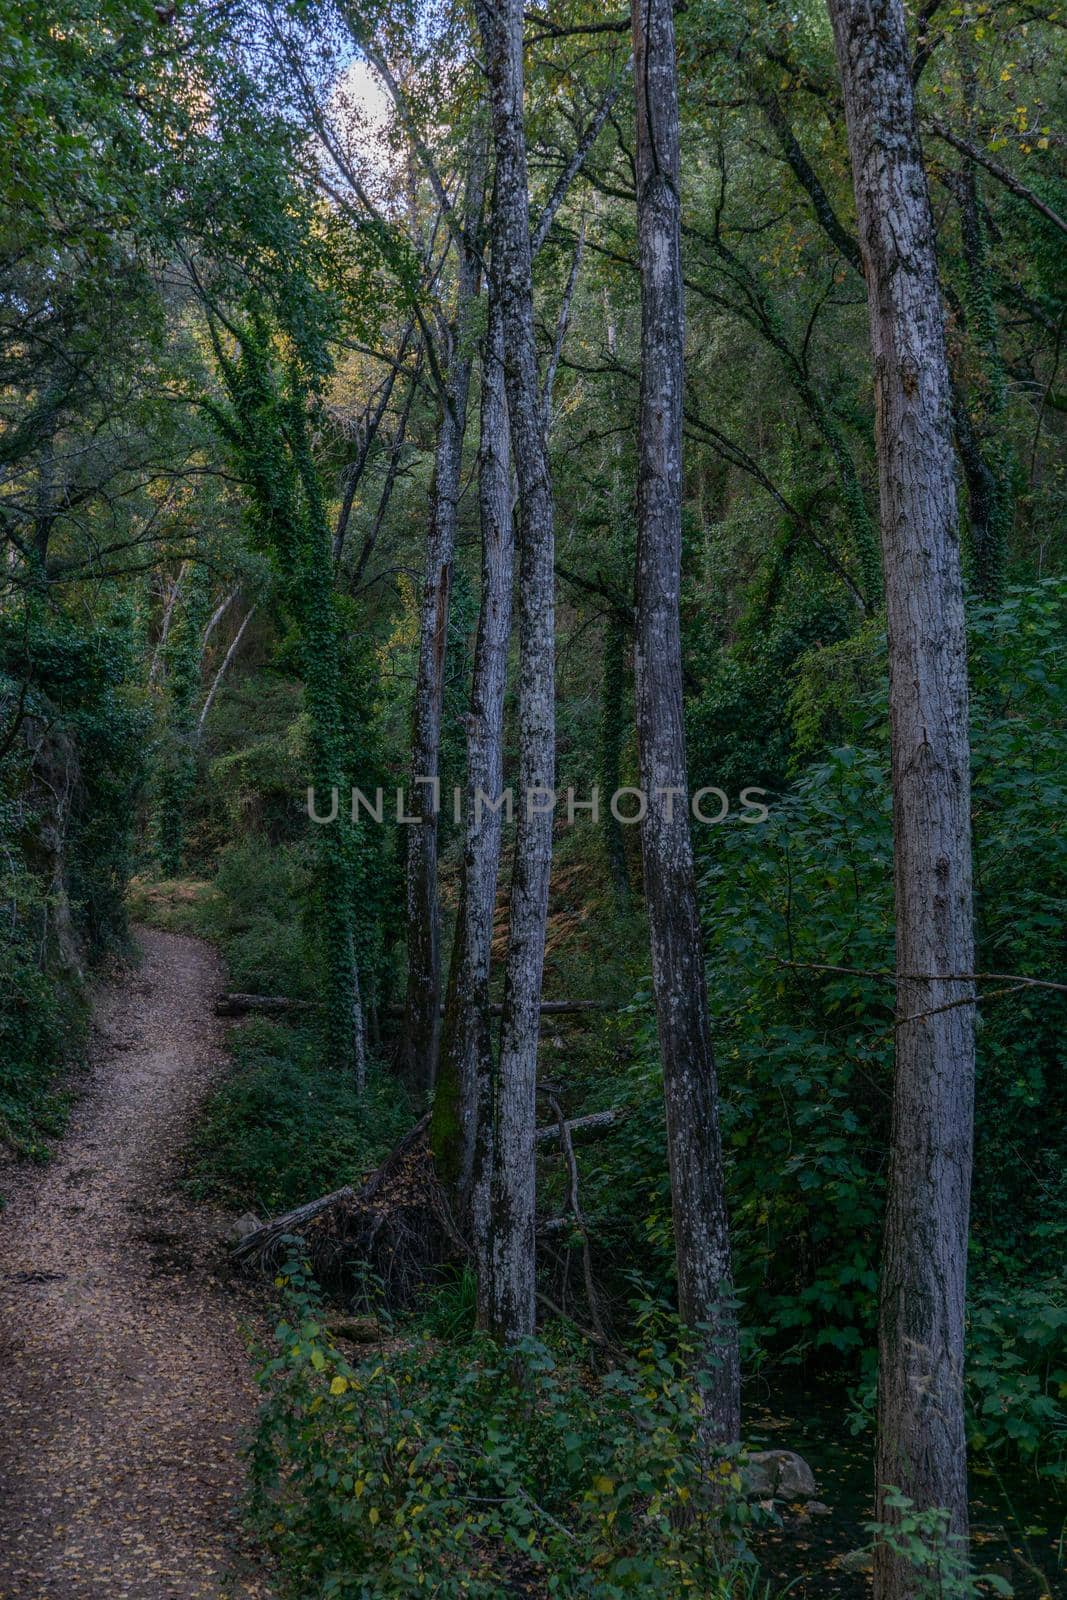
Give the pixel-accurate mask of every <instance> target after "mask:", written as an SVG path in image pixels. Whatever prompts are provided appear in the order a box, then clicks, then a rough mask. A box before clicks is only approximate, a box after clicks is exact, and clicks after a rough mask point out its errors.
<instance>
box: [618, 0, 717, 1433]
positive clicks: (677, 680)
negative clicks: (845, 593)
mask: <svg viewBox="0 0 1067 1600" xmlns="http://www.w3.org/2000/svg"><path fill="white" fill-rule="evenodd" d="M633 38H634V69H635V70H634V76H635V84H636V90H637V230H638V251H639V256H640V267H641V396H640V427H639V439H638V481H637V609H636V619H635V635H636V648H635V652H634V662H635V693H636V704H637V733H638V746H639V751H640V762H641V782H642V787H643V789H644V791H645V794H646V796H647V811H646V814H645V818H644V821H643V823H642V828H641V843H642V847H643V852H644V875H645V897H646V902H647V905H648V920H649V931H650V935H651V944H652V977H653V985H654V989H655V995H656V1012H657V1016H658V1019H659V1036H660V1050H661V1053H662V1057H663V1087H664V1095H665V1099H666V1112H667V1141H668V1153H669V1158H670V1169H671V1194H672V1205H673V1211H674V1233H675V1245H676V1251H677V1261H678V1308H679V1312H680V1314H681V1317H682V1320H683V1322H684V1323H686V1324H687V1325H688V1326H689V1327H691V1328H696V1327H698V1326H702V1327H704V1328H706V1329H707V1333H706V1336H705V1337H704V1338H703V1339H702V1340H701V1343H702V1346H703V1348H702V1352H701V1354H702V1358H703V1364H704V1365H706V1367H707V1368H708V1370H709V1374H710V1386H709V1388H708V1391H707V1395H706V1399H705V1413H706V1420H707V1432H708V1436H709V1438H711V1439H714V1440H716V1441H721V1442H723V1443H729V1442H732V1441H734V1440H736V1439H737V1438H738V1436H739V1433H740V1415H739V1407H740V1399H739V1363H738V1348H737V1322H736V1314H735V1309H734V1305H733V1294H732V1289H731V1283H730V1244H729V1229H728V1223H727V1215H726V1197H725V1191H724V1182H723V1166H722V1147H721V1140H720V1134H719V1119H718V1091H717V1085H716V1080H715V1062H714V1058H713V1056H712V1049H711V1033H710V1028H709V1023H708V1000H707V986H706V979H705V973H704V950H703V940H702V938H701V929H700V917H699V913H698V908H697V897H696V879H695V873H694V869H693V846H692V840H691V838H690V833H689V810H688V806H687V804H686V798H685V796H686V788H687V783H686V760H685V726H684V720H683V705H682V651H681V635H680V623H679V612H678V604H679V589H680V585H681V552H682V501H681V495H682V386H683V346H684V310H685V308H684V303H683V293H682V264H681V218H680V205H679V195H678V174H679V150H678V143H679V139H678V87H677V69H676V64H675V46H674V15H673V9H672V5H671V0H634V4H633Z"/></svg>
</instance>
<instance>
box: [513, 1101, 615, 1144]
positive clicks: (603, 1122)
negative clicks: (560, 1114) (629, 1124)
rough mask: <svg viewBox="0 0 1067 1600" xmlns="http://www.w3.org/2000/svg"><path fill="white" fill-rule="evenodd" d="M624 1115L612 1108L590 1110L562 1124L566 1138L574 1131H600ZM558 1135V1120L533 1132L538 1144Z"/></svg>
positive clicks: (572, 1135) (571, 1135) (612, 1124)
mask: <svg viewBox="0 0 1067 1600" xmlns="http://www.w3.org/2000/svg"><path fill="white" fill-rule="evenodd" d="M624 1115H625V1113H624V1112H622V1111H619V1110H616V1109H614V1108H612V1109H611V1110H609V1111H590V1112H589V1114H588V1115H587V1116H584V1117H574V1118H572V1119H571V1121H569V1122H566V1123H564V1125H563V1126H564V1128H565V1129H566V1132H567V1137H568V1138H573V1137H574V1135H575V1134H576V1133H602V1132H603V1131H604V1130H605V1129H606V1128H611V1127H614V1125H615V1123H617V1122H621V1121H622V1119H623V1116H624ZM559 1137H560V1125H559V1123H558V1122H550V1123H547V1124H546V1125H545V1127H543V1128H538V1130H537V1132H536V1133H535V1134H534V1139H535V1140H536V1141H537V1143H538V1144H545V1143H547V1141H548V1140H549V1139H558V1138H559Z"/></svg>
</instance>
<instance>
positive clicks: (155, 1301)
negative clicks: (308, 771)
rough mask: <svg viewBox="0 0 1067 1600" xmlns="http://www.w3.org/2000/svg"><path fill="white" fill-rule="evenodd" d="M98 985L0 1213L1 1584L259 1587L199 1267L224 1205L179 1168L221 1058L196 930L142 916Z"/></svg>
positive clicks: (56, 1597) (221, 1308)
mask: <svg viewBox="0 0 1067 1600" xmlns="http://www.w3.org/2000/svg"><path fill="white" fill-rule="evenodd" d="M139 940H140V943H141V946H142V949H143V952H144V960H143V963H142V965H141V966H140V967H139V968H138V969H137V970H135V971H134V972H132V973H129V974H126V975H125V976H124V977H123V978H122V979H121V981H118V982H116V983H114V984H113V985H111V986H109V987H108V988H106V989H105V990H103V991H102V992H101V993H100V995H99V996H98V1000H97V1004H96V1008H95V1030H96V1031H95V1045H94V1050H93V1057H94V1061H93V1066H92V1068H91V1071H90V1074H89V1076H88V1079H87V1081H86V1082H85V1085H84V1093H83V1094H82V1097H81V1099H80V1100H79V1102H78V1104H77V1106H76V1108H75V1110H74V1112H73V1115H72V1117H71V1121H70V1126H69V1129H68V1132H67V1135H66V1138H65V1139H64V1141H63V1143H62V1145H61V1146H60V1148H59V1149H58V1151H57V1152H56V1155H55V1157H54V1159H53V1160H52V1161H51V1162H50V1163H49V1164H48V1165H47V1166H45V1167H43V1168H36V1169H22V1170H20V1171H17V1172H16V1173H15V1175H14V1179H13V1181H12V1182H8V1183H7V1184H5V1188H6V1190H7V1192H8V1194H9V1204H8V1206H7V1209H6V1210H5V1211H4V1213H3V1215H2V1216H0V1600H90V1597H91V1600H105V1597H106V1600H226V1597H231V1596H232V1597H233V1600H253V1597H256V1600H259V1597H267V1596H269V1594H270V1588H269V1586H268V1584H267V1582H266V1581H265V1579H264V1577H263V1576H262V1574H261V1573H260V1571H259V1570H258V1569H257V1568H256V1566H255V1562H254V1555H253V1552H252V1551H251V1550H250V1549H249V1547H248V1546H247V1545H246V1543H245V1541H244V1539H243V1536H242V1533H241V1527H240V1520H239V1509H240V1496H241V1489H242V1480H243V1465H242V1461H241V1456H240V1444H241V1436H242V1433H243V1431H244V1430H245V1429H246V1428H247V1426H248V1425H249V1424H250V1423H251V1421H252V1419H253V1416H254V1412H255V1403H256V1391H255V1386H254V1384H253V1382H252V1380H251V1375H250V1366H249V1361H248V1356H247V1353H246V1347H245V1339H244V1335H243V1331H242V1323H243V1321H244V1320H245V1318H246V1317H248V1316H251V1315H253V1314H254V1306H253V1304H252V1303H251V1302H250V1301H249V1300H248V1299H247V1297H246V1293H245V1291H244V1290H243V1289H242V1288H241V1286H239V1285H234V1284H225V1283H223V1282H222V1281H221V1280H220V1278H219V1276H218V1275H217V1274H218V1272H219V1270H220V1266H221V1263H222V1262H223V1261H224V1254H223V1251H222V1248H221V1232H222V1226H223V1224H222V1219H220V1218H219V1217H217V1216H216V1215H213V1214H212V1213H210V1212H208V1211H205V1210H204V1209H202V1208H199V1207H197V1206H196V1205H195V1204H193V1203H192V1202H191V1200H190V1198H189V1196H188V1195H187V1194H186V1193H184V1192H183V1190H182V1188H181V1186H180V1184H179V1182H178V1178H179V1157H180V1151H181V1146H182V1142H183V1140H184V1138H185V1137H186V1134H187V1131H188V1129H189V1125H190V1121H191V1118H192V1117H193V1115H194V1113H195V1111H196V1108H197V1105H198V1104H199V1102H200V1100H201V1099H202V1097H203V1095H204V1094H205V1092H206V1090H207V1089H208V1088H209V1086H210V1084H211V1082H212V1080H213V1079H214V1078H216V1077H217V1076H218V1074H219V1073H220V1071H221V1070H222V1068H223V1066H224V1063H225V1053H224V1051H223V1049H222V1046H221V1043H220V1035H219V1032H218V1025H217V1024H216V1023H215V1021H214V1019H213V1017H212V999H213V996H214V994H215V992H216V991H217V990H218V989H219V988H220V987H222V984H221V969H220V966H219V962H218V959H217V957H216V956H215V954H214V952H213V951H212V950H211V949H210V947H209V946H207V945H205V944H203V943H202V942H201V941H200V940H197V939H191V938H186V937H182V936H179V935H176V934H168V933H159V932H152V931H149V930H140V933H139Z"/></svg>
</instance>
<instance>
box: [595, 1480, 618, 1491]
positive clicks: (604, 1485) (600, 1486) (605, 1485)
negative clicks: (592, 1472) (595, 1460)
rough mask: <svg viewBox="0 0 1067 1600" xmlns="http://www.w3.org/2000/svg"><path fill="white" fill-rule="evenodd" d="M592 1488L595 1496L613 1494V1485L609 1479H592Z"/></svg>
mask: <svg viewBox="0 0 1067 1600" xmlns="http://www.w3.org/2000/svg"><path fill="white" fill-rule="evenodd" d="M593 1488H594V1490H595V1491H596V1493H597V1494H614V1492H615V1484H614V1481H613V1480H612V1479H611V1478H601V1477H597V1478H594V1479H593Z"/></svg>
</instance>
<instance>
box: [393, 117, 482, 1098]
mask: <svg viewBox="0 0 1067 1600" xmlns="http://www.w3.org/2000/svg"><path fill="white" fill-rule="evenodd" d="M484 187H485V145H484V140H483V139H482V137H481V135H480V133H478V132H475V134H474V136H473V140H472V145H471V160H470V168H469V172H468V177H467V195H466V206H465V213H466V215H465V238H464V241H463V242H462V243H461V246H460V250H459V272H458V285H457V293H456V315H455V322H454V325H453V328H452V333H451V346H452V348H451V352H450V357H449V361H448V368H447V374H446V379H445V392H444V394H443V396H442V400H441V420H440V426H439V429H438V435H437V449H436V454H435V458H434V474H433V488H432V491H431V516H430V533H429V539H428V543H427V552H426V577H425V581H424V583H423V591H422V611H421V618H420V625H419V664H418V670H417V674H416V680H415V702H414V708H413V715H412V748H411V782H410V794H409V796H408V806H409V814H410V815H412V816H415V817H417V818H418V819H419V820H418V821H417V822H415V823H412V824H411V825H410V826H409V827H408V841H407V842H408V867H407V925H408V990H407V1032H406V1039H405V1043H406V1053H407V1076H408V1080H409V1082H410V1083H412V1084H413V1085H414V1086H415V1087H417V1088H419V1089H423V1090H429V1089H431V1088H432V1087H433V1081H434V1078H435V1076H436V1072H437V1049H438V1040H439V1022H438V1019H439V1014H440V1004H441V935H440V920H441V919H440V909H439V905H438V885H437V832H438V812H439V807H440V795H439V793H438V784H439V782H440V757H441V714H442V708H443V705H444V686H445V656H446V653H447V646H448V613H449V602H450V599H451V590H452V558H453V554H454V552H455V545H456V518H457V511H458V507H459V495H460V476H461V468H462V464H463V436H464V433H465V432H466V426H467V397H468V394H469V391H470V378H471V364H472V345H471V318H472V315H473V313H474V310H475V307H476V304H477V298H478V284H479V277H480V272H481V262H480V258H479V255H478V251H477V248H476V244H475V240H476V236H477V232H478V229H479V225H480V220H481V214H482V203H483V198H484Z"/></svg>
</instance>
